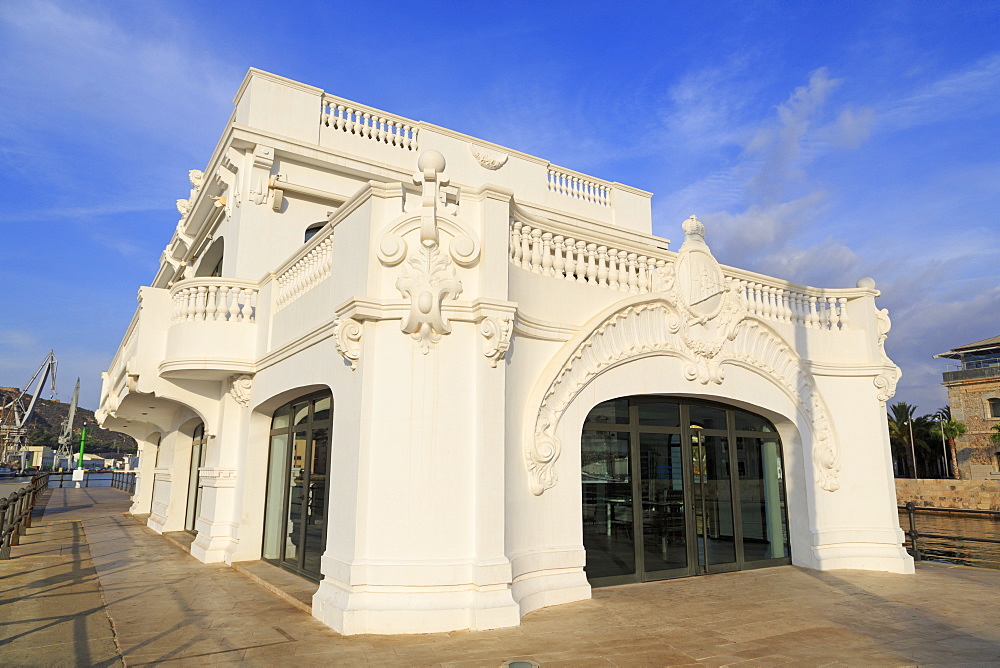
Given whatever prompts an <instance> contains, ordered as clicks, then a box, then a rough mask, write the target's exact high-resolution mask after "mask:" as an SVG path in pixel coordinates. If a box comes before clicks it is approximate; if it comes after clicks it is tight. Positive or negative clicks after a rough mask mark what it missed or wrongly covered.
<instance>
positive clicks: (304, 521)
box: [262, 392, 333, 580]
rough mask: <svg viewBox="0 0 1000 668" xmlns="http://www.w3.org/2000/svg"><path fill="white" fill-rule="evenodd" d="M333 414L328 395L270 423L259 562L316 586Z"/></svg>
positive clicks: (286, 409)
mask: <svg viewBox="0 0 1000 668" xmlns="http://www.w3.org/2000/svg"><path fill="white" fill-rule="evenodd" d="M332 411H333V398H332V397H331V396H330V393H329V392H327V393H323V394H320V395H315V396H312V397H306V398H304V399H300V400H298V401H295V402H293V403H291V404H287V405H285V406H282V407H281V408H279V409H278V410H277V411H275V413H274V417H273V419H272V421H271V442H270V453H269V458H268V473H267V498H266V501H265V507H264V544H263V550H262V556H263V558H264V559H265V560H268V561H273V562H274V563H276V564H278V565H280V566H282V567H284V568H287V569H288V570H290V571H294V572H296V573H298V574H300V575H303V576H305V577H308V578H310V579H314V580H319V579H320V577H321V576H322V573H321V569H320V559H321V557H322V556H323V552H324V550H325V549H326V523H327V512H328V507H327V498H328V496H329V495H328V492H329V488H328V475H329V467H330V460H329V456H330V428H331V424H332V415H333V412H332Z"/></svg>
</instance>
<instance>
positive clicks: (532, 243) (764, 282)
mask: <svg viewBox="0 0 1000 668" xmlns="http://www.w3.org/2000/svg"><path fill="white" fill-rule="evenodd" d="M580 232H581V236H583V237H590V236H592V235H589V234H588V232H587V231H586V230H582V229H581V230H580ZM509 250H510V253H509V257H510V262H511V263H512V264H514V266H516V267H520V268H521V269H524V270H526V271H530V272H532V273H535V274H542V275H544V276H553V277H555V278H561V279H564V280H569V281H575V282H577V283H587V284H591V285H597V286H600V287H604V288H609V289H611V290H618V291H619V292H623V293H631V294H642V293H647V292H651V291H654V290H656V289H657V287H656V286H657V285H660V284H661V283H660V281H662V279H661V276H662V270H663V269H665V268H666V267H667V266H668V265H670V264H671V263H672V262H673V261H674V255H675V254H674V253H671V252H669V251H665V250H663V249H661V248H656V247H653V246H642V245H640V244H638V243H628V242H625V241H617V242H614V243H612V242H610V241H594V240H593V239H592V238H579V237H573V236H570V234H569V233H567V232H553V231H549V230H546V229H544V228H543V227H540V226H538V225H536V224H532V223H527V222H521V221H517V220H512V221H511V227H510V249H509ZM723 273H724V275H725V280H726V284H727V286H730V285H732V284H733V283H734V282H735V284H736V286H737V288H736V289H737V292H738V293H739V295H740V298H741V300H742V302H743V304H744V306H745V307H746V309H747V310H748V311H749V312H750V313H752V314H754V315H756V316H758V317H761V318H765V319H767V320H773V321H775V322H787V323H794V324H796V325H801V326H804V327H808V328H810V329H821V330H840V329H846V328H847V327H848V325H849V323H850V318H849V317H848V312H847V303H848V301H849V299H850V298H851V295H850V294H845V291H844V290H834V291H831V290H823V289H819V288H810V287H805V286H796V285H794V284H790V283H787V282H785V281H781V280H778V279H770V278H768V277H764V276H760V275H758V274H754V273H752V272H746V271H741V270H738V269H733V268H731V267H723ZM859 294H860V293H859Z"/></svg>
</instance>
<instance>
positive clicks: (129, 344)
mask: <svg viewBox="0 0 1000 668" xmlns="http://www.w3.org/2000/svg"><path fill="white" fill-rule="evenodd" d="M138 323H139V311H138V309H137V310H136V314H135V316H133V317H132V322H131V323H130V324H129V328H128V331H127V332H125V338H124V339H122V342H121V345H119V346H118V352H116V353H115V357H114V359H113V360H111V366H109V367H108V374H107V375H108V379H109V381H110V385H109V389H118V388H119V387H121V386H123V385H124V384H125V374H126V373H127V370H128V364H129V362H130V361H131V360H132V358H133V357H134V356H135V349H136V346H137V345H138V343H139V328H138V326H137V325H138ZM102 400H103V397H102Z"/></svg>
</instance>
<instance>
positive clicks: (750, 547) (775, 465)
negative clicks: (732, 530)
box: [737, 436, 789, 561]
mask: <svg viewBox="0 0 1000 668" xmlns="http://www.w3.org/2000/svg"><path fill="white" fill-rule="evenodd" d="M737 440H738V441H739V443H740V446H741V448H740V453H739V457H740V462H739V463H740V510H741V515H742V519H743V558H744V560H745V561H761V560H764V559H777V558H779V557H787V556H788V555H789V550H788V520H787V518H786V516H785V486H784V485H783V484H782V480H781V448H780V446H779V444H778V442H777V440H775V439H765V438H748V437H743V436H741V437H739V438H738V439H737Z"/></svg>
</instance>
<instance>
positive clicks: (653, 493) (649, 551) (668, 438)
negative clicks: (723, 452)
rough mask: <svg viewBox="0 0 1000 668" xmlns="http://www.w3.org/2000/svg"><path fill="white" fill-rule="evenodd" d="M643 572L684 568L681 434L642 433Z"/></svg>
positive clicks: (685, 541) (684, 540)
mask: <svg viewBox="0 0 1000 668" xmlns="http://www.w3.org/2000/svg"><path fill="white" fill-rule="evenodd" d="M639 457H640V459H639V461H640V468H641V470H642V478H641V490H642V536H643V557H644V559H643V561H644V569H645V570H646V571H647V572H649V571H663V570H673V569H678V568H685V567H686V566H687V563H688V559H687V537H686V531H685V524H684V509H685V506H684V459H683V456H682V454H681V436H680V434H640V435H639Z"/></svg>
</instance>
